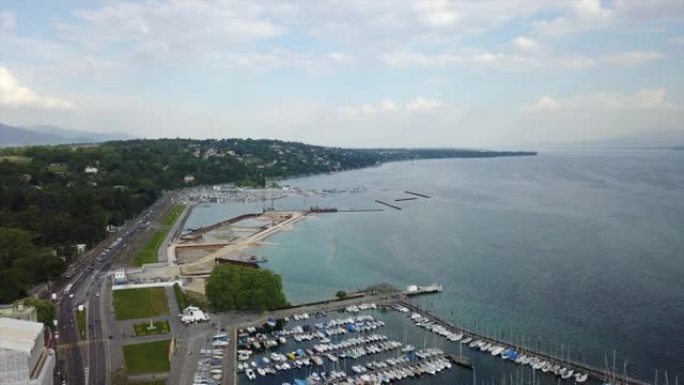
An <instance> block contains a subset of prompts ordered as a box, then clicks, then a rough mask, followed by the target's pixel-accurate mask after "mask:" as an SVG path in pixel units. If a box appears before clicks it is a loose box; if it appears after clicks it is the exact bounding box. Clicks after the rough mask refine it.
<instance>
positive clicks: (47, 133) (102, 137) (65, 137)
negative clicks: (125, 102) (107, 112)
mask: <svg viewBox="0 0 684 385" xmlns="http://www.w3.org/2000/svg"><path fill="white" fill-rule="evenodd" d="M124 139H133V137H132V136H130V135H127V134H121V133H104V134H102V133H96V132H86V131H76V130H67V129H64V128H60V127H54V126H48V125H41V126H31V127H16V126H10V125H7V124H3V123H0V147H18V146H32V145H49V144H68V143H100V142H106V141H108V140H124Z"/></svg>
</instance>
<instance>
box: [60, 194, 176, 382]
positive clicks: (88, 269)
mask: <svg viewBox="0 0 684 385" xmlns="http://www.w3.org/2000/svg"><path fill="white" fill-rule="evenodd" d="M174 199H175V196H174V195H173V194H169V195H166V196H164V197H162V198H160V199H159V200H158V201H157V202H155V203H154V204H153V205H152V206H150V207H149V208H147V209H146V210H145V211H144V212H143V213H142V214H140V215H139V216H138V217H137V218H136V219H135V220H134V221H131V224H130V225H129V226H127V227H126V228H124V229H123V231H122V233H121V235H120V236H119V238H117V239H116V240H115V241H113V242H111V241H105V243H103V244H100V245H98V247H95V248H94V250H97V251H99V250H103V251H102V252H101V253H99V254H97V255H88V256H85V257H84V258H81V260H80V261H79V262H78V263H77V264H76V265H75V266H74V267H73V269H72V270H73V271H74V272H75V274H74V276H73V277H69V278H68V279H63V280H61V285H54V286H53V288H52V291H53V292H54V293H56V294H57V297H58V298H59V301H58V303H57V320H58V328H57V336H58V338H57V346H56V347H57V352H58V365H57V367H56V370H55V381H54V382H55V384H60V383H65V384H68V385H95V384H97V385H100V384H107V383H108V382H109V374H110V373H111V358H110V352H109V344H110V335H111V333H110V326H109V325H108V323H107V321H106V320H107V317H104V316H103V314H105V313H106V312H108V311H109V303H107V302H106V300H104V298H105V297H107V298H108V296H105V295H104V293H105V292H106V287H107V285H106V282H107V276H108V273H109V272H110V270H111V269H112V266H113V263H114V261H115V260H116V259H117V258H119V257H120V256H121V255H122V254H123V252H125V251H126V250H127V249H128V247H129V245H130V244H132V243H133V241H134V240H135V239H136V238H137V237H138V236H140V234H141V233H142V232H143V231H144V230H145V229H146V228H147V226H148V225H149V221H150V220H152V219H153V218H155V217H156V216H158V215H159V214H160V213H163V212H165V210H166V209H167V208H168V207H169V205H170V204H171V203H173V202H174ZM88 257H90V258H88ZM68 284H71V286H70V287H69V290H68V291H67V290H65V289H66V288H67V285H68ZM79 304H82V305H84V306H85V307H86V309H87V317H86V330H87V332H86V335H87V338H86V340H85V341H79V337H78V330H77V326H76V319H75V315H74V310H75V309H76V308H77V306H78V305H79ZM112 338H117V337H116V336H112ZM86 372H87V373H88V376H87V377H86V376H85V374H86Z"/></svg>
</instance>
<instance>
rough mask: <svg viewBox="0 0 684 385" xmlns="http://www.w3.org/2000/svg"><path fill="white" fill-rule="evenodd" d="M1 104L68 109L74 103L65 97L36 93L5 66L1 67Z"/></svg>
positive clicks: (72, 106)
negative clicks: (20, 81) (21, 82)
mask: <svg viewBox="0 0 684 385" xmlns="http://www.w3.org/2000/svg"><path fill="white" fill-rule="evenodd" d="M0 106H5V107H16V108H19V107H31V108H40V109H48V110H68V109H72V108H74V105H73V104H72V103H71V102H69V101H67V100H63V99H58V98H55V97H52V96H45V95H39V94H36V93H35V92H34V91H31V90H30V89H29V88H27V87H25V86H22V85H21V84H19V81H17V79H15V78H14V76H12V74H11V73H10V72H9V70H7V69H6V68H5V67H0Z"/></svg>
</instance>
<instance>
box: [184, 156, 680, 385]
mask: <svg viewBox="0 0 684 385" xmlns="http://www.w3.org/2000/svg"><path fill="white" fill-rule="evenodd" d="M281 184H290V185H292V186H298V187H302V188H315V189H322V188H338V189H343V188H349V187H354V186H363V187H365V188H366V191H364V192H361V193H353V194H352V193H343V194H331V195H329V196H327V197H325V198H304V197H291V198H286V199H283V200H278V201H276V202H275V206H276V208H277V209H284V208H305V207H310V206H314V205H317V206H321V207H323V206H332V207H337V208H347V209H366V208H384V211H382V212H368V213H336V214H320V215H317V216H315V217H311V218H307V219H306V220H304V221H303V222H300V223H299V224H298V225H297V226H296V229H294V230H293V231H290V232H285V233H280V234H278V235H276V236H274V237H272V238H269V242H273V243H275V244H277V246H268V247H264V248H260V249H259V250H256V251H255V252H256V253H258V254H260V255H263V256H265V257H267V258H268V260H269V262H268V264H267V267H268V268H269V269H271V270H274V271H276V272H278V273H280V274H281V275H282V277H283V283H284V287H285V292H286V295H287V297H288V299H289V300H290V301H291V302H293V303H298V302H306V301H312V300H317V299H322V298H329V297H331V296H333V295H334V293H335V292H336V291H337V290H355V289H360V288H363V287H365V286H367V285H369V284H373V283H377V282H389V283H391V284H394V285H396V286H398V287H404V286H406V285H409V284H413V283H418V284H428V283H431V282H437V283H441V284H442V285H443V286H444V292H443V293H442V294H440V295H434V296H427V297H423V298H422V299H420V300H419V301H421V302H422V305H424V306H427V307H430V308H432V309H433V310H434V311H435V312H437V313H439V314H441V315H443V316H444V317H445V318H447V319H450V320H452V321H454V322H457V323H459V324H463V325H468V326H469V327H471V328H477V329H478V330H485V331H488V332H490V333H497V334H499V335H503V336H505V337H506V338H508V339H512V340H516V341H521V340H523V339H524V340H525V341H526V342H527V343H528V344H533V345H535V346H542V347H544V349H546V350H549V351H551V352H558V353H559V352H560V351H561V346H562V349H563V352H564V353H565V354H566V355H568V350H569V355H570V356H571V357H572V358H574V359H581V360H588V361H590V362H593V363H595V364H596V365H597V366H599V367H602V366H603V365H604V364H603V363H604V360H605V359H604V357H605V356H606V355H608V357H610V358H609V361H612V355H613V351H615V352H616V355H617V357H618V368H619V370H620V371H622V368H623V361H622V360H626V365H627V366H626V368H627V372H628V374H630V375H634V376H637V377H640V378H643V379H645V380H651V381H652V380H653V373H654V370H656V369H658V370H665V369H667V370H668V373H669V376H670V381H671V382H672V383H674V376H675V375H676V374H679V375H680V377H681V374H684V358H682V357H684V151H665V150H663V151H636V150H635V151H609V152H597V151H596V152H549V153H542V154H540V155H539V156H536V157H520V158H491V159H448V160H426V161H416V162H400V163H390V164H385V165H382V166H379V167H376V168H369V169H363V170H356V171H349V172H343V173H337V174H330V175H320V176H313V177H306V178H298V179H292V180H288V181H284V182H281ZM404 190H412V191H416V192H421V193H424V194H427V195H429V196H431V198H429V199H423V198H419V199H416V200H411V201H403V202H394V200H395V199H398V198H405V197H408V195H406V194H405V193H403V191H404ZM375 199H380V200H384V201H387V202H390V203H394V204H397V205H398V206H401V207H402V210H401V211H398V210H394V209H390V208H386V207H383V206H380V205H378V204H376V203H374V200H375ZM258 210H260V206H259V205H257V204H253V203H252V204H243V205H238V204H235V205H226V204H216V205H211V206H210V207H197V208H196V210H195V211H194V212H193V216H192V217H191V218H190V221H189V222H188V225H189V226H196V225H199V224H203V223H206V224H210V223H214V222H216V221H218V220H221V219H225V218H226V217H228V216H231V215H237V214H241V213H244V212H255V211H258ZM611 365H612V362H611ZM660 378H661V379H662V378H663V377H662V374H661V377H660Z"/></svg>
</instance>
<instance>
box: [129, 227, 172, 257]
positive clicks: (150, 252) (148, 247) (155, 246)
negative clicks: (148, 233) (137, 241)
mask: <svg viewBox="0 0 684 385" xmlns="http://www.w3.org/2000/svg"><path fill="white" fill-rule="evenodd" d="M167 233H168V230H161V231H156V232H155V233H154V234H152V238H150V239H149V240H148V241H147V243H145V246H143V248H142V250H140V252H138V254H136V256H135V258H134V259H133V265H135V266H142V265H143V264H145V263H155V262H157V250H159V246H161V244H162V242H164V238H166V234H167Z"/></svg>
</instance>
